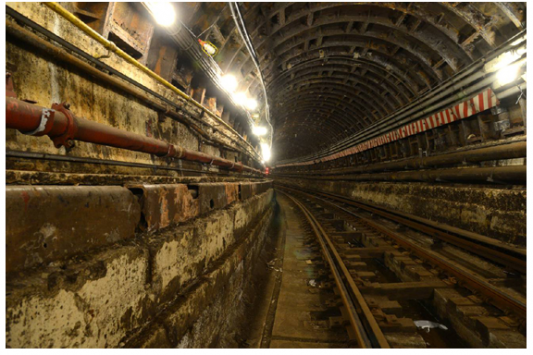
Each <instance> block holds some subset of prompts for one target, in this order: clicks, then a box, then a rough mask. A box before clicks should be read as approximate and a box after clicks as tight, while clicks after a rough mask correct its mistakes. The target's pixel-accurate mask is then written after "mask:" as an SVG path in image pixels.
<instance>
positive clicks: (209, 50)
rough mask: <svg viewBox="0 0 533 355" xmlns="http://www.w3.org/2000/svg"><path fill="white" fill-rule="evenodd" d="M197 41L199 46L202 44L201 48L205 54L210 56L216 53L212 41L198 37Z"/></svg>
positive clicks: (216, 50)
mask: <svg viewBox="0 0 533 355" xmlns="http://www.w3.org/2000/svg"><path fill="white" fill-rule="evenodd" d="M198 43H200V46H202V50H203V51H204V53H205V54H207V55H209V56H211V57H214V56H215V55H216V54H217V52H218V48H217V47H216V46H215V45H214V44H213V43H211V42H209V41H202V40H201V39H199V38H198Z"/></svg>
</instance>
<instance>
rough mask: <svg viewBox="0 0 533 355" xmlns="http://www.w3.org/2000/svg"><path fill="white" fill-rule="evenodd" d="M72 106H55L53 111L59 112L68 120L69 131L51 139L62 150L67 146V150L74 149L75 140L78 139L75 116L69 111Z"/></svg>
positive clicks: (62, 104) (65, 104)
mask: <svg viewBox="0 0 533 355" xmlns="http://www.w3.org/2000/svg"><path fill="white" fill-rule="evenodd" d="M69 106H70V105H69V104H67V103H61V104H53V105H52V109H53V110H56V111H58V112H61V113H62V114H64V115H65V117H66V118H67V122H68V123H67V129H66V130H65V132H64V133H63V134H61V135H58V136H54V137H50V138H51V139H52V141H53V142H54V146H55V147H56V148H61V147H62V146H65V148H67V149H72V148H74V138H75V137H76V132H77V130H78V129H77V128H78V127H77V126H76V123H75V122H74V115H73V114H72V112H70V110H69V109H68V107H69Z"/></svg>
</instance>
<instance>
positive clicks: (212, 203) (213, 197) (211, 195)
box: [192, 183, 230, 214]
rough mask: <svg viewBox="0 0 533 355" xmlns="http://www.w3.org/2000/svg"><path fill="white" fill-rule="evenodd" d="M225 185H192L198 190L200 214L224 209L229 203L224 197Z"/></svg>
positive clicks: (225, 196)
mask: <svg viewBox="0 0 533 355" xmlns="http://www.w3.org/2000/svg"><path fill="white" fill-rule="evenodd" d="M226 185H227V184H225V183H210V184H198V185H192V186H194V187H196V188H197V189H198V202H199V207H200V214H204V213H208V212H209V211H212V210H214V209H221V208H224V207H226V206H227V205H228V204H229V203H230V202H228V197H227V195H226Z"/></svg>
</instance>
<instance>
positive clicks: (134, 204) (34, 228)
mask: <svg viewBox="0 0 533 355" xmlns="http://www.w3.org/2000/svg"><path fill="white" fill-rule="evenodd" d="M241 185H242V183H233V182H231V183H230V182H226V183H199V184H191V185H185V184H164V185H146V184H145V185H141V184H136V185H128V186H127V187H120V186H7V187H6V195H7V198H6V203H7V205H6V206H7V213H6V221H7V231H6V240H7V244H6V254H7V260H6V269H7V272H14V271H20V270H24V269H28V268H32V267H35V266H37V265H42V264H45V263H49V262H51V261H54V260H58V259H61V258H64V257H68V256H72V255H76V254H78V253H82V252H87V251H88V250H91V249H94V248H99V247H103V246H106V245H111V244H113V243H116V242H119V241H123V240H127V239H131V238H133V237H134V236H135V232H136V231H137V232H138V234H139V232H148V233H155V232H157V231H159V230H162V229H164V228H169V227H171V226H177V225H179V224H181V223H184V222H187V221H189V220H192V219H194V218H198V217H200V216H204V215H207V214H209V213H212V212H214V211H220V210H222V209H225V208H227V207H229V206H232V205H234V204H235V203H237V202H239V201H245V200H247V199H250V198H252V197H253V196H255V194H260V193H262V192H264V191H266V190H267V189H268V188H270V187H271V181H264V182H256V183H255V182H254V183H245V184H244V185H246V187H247V188H248V189H250V188H253V192H252V193H247V194H244V195H241V194H239V191H240V186H241ZM239 216H240V215H239ZM230 219H231V223H230V225H231V226H233V217H231V218H230ZM240 223H241V222H240V218H239V223H238V224H239V226H238V228H239V229H240V228H241V226H240Z"/></svg>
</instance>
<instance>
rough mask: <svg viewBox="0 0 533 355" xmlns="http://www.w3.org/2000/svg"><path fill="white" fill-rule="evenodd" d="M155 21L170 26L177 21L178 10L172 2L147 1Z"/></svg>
mask: <svg viewBox="0 0 533 355" xmlns="http://www.w3.org/2000/svg"><path fill="white" fill-rule="evenodd" d="M145 4H146V6H147V7H148V9H149V10H150V12H151V13H152V16H154V19H155V21H156V22H157V23H158V24H160V25H161V26H165V27H167V26H170V25H172V24H173V23H174V21H176V11H175V10H174V6H173V5H172V4H171V3H170V2H164V1H163V2H159V1H158V2H146V3H145Z"/></svg>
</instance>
